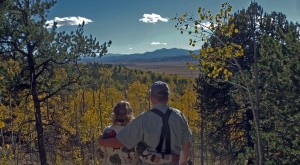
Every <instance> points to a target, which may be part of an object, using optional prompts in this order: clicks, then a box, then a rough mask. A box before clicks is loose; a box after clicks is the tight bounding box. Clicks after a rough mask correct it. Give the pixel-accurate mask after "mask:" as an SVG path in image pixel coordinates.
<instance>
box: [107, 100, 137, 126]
mask: <svg viewBox="0 0 300 165" xmlns="http://www.w3.org/2000/svg"><path fill="white" fill-rule="evenodd" d="M133 119H134V116H133V112H132V108H131V105H130V103H129V102H127V101H120V102H118V103H117V104H116V105H115V107H114V109H113V113H112V122H113V124H116V123H117V122H119V123H122V124H124V125H127V124H128V123H129V122H130V121H131V120H133Z"/></svg>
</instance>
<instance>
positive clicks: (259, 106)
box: [175, 3, 300, 164]
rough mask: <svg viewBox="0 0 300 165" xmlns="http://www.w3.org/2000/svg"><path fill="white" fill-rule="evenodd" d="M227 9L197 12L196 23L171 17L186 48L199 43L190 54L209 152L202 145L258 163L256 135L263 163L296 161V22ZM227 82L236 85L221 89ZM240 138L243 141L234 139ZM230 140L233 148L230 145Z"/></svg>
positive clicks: (215, 153)
mask: <svg viewBox="0 0 300 165" xmlns="http://www.w3.org/2000/svg"><path fill="white" fill-rule="evenodd" d="M230 11H231V6H230V5H229V4H228V3H224V4H223V5H222V8H221V10H220V12H219V13H217V14H216V15H214V16H213V15H212V14H211V12H210V11H206V10H205V9H203V8H201V7H200V8H199V9H198V13H199V18H198V19H195V18H194V17H193V16H189V15H188V14H183V15H181V16H179V17H176V18H175V20H177V21H178V23H177V24H176V25H175V27H176V28H177V29H178V30H180V32H181V33H182V34H183V33H184V32H187V34H188V35H190V36H191V39H190V40H189V44H190V45H192V46H196V44H198V43H203V42H204V43H203V45H202V46H201V49H200V51H199V54H191V56H192V57H193V58H195V59H197V60H199V63H198V65H197V66H196V68H199V70H200V75H199V79H198V80H197V86H196V89H197V90H198V91H197V94H198V99H197V101H198V102H199V106H200V115H204V116H203V118H202V119H201V120H204V121H205V123H204V124H205V127H206V128H207V130H203V131H205V134H206V135H208V136H207V137H206V141H205V144H204V147H205V145H208V143H209V142H210V140H212V141H213V142H214V143H215V144H213V143H211V144H209V145H212V146H214V147H212V149H211V148H205V149H207V150H208V152H210V154H212V157H215V158H216V157H219V156H220V155H219V154H222V155H224V156H225V157H226V158H225V159H226V160H230V161H235V160H236V163H241V162H243V160H242V159H244V160H247V159H248V160H249V161H255V157H257V155H259V153H255V150H256V146H257V145H255V143H254V142H255V141H257V142H256V144H257V143H259V142H258V138H259V136H258V135H259V132H260V133H261V135H262V138H261V139H262V144H263V148H264V151H263V153H264V155H263V158H264V163H265V164H277V163H279V164H298V163H299V159H298V158H297V157H299V153H300V152H299V150H298V149H297V148H299V147H298V144H299V139H298V138H297V137H295V136H294V135H296V134H299V127H298V125H297V124H296V123H295V121H298V120H299V108H296V107H299V105H298V104H299V94H298V93H299V38H300V37H299V36H300V32H299V29H300V28H299V24H298V23H296V24H295V23H293V22H288V21H287V20H286V16H285V15H284V14H282V13H277V12H272V13H270V14H269V13H264V12H263V8H262V7H261V6H259V5H258V4H257V3H251V4H250V6H249V7H248V8H247V9H242V10H239V11H238V12H236V13H234V14H230ZM254 18H255V19H254ZM254 25H255V26H254ZM255 50H256V51H257V52H255ZM254 54H256V56H255V55H254ZM256 58H257V63H255V60H256ZM256 66H258V72H256ZM194 68H195V67H194ZM225 69H226V70H225ZM257 73H258V74H257ZM256 77H258V81H256ZM226 82H227V83H230V84H231V85H233V86H231V87H228V88H226V86H228V85H229V84H226ZM223 83H225V84H223ZM217 89H219V90H217ZM213 91H217V92H216V93H217V94H215V95H212V93H214V92H213ZM256 93H258V95H256ZM217 105H222V106H219V107H218V106H217ZM233 105H234V106H233ZM233 119H234V120H233ZM199 126H201V123H199ZM227 126H228V127H227ZM287 127H290V128H291V129H290V130H287V129H286V128H287ZM238 135H241V136H240V137H241V138H240V139H239V140H240V141H237V139H233V137H236V136H238ZM222 136H224V137H222ZM220 137H222V138H220ZM224 142H227V143H224ZM235 142H241V143H235ZM219 143H220V144H227V145H228V148H226V147H225V146H226V145H221V146H222V147H219V146H218V144H219ZM233 143H235V144H238V145H234V146H235V147H236V148H230V147H233V146H232V144H233ZM229 146H230V147H229ZM246 148H247V150H246ZM255 154H256V156H255ZM259 157H260V158H262V156H259ZM256 160H257V159H256ZM259 161H260V162H257V163H261V160H259Z"/></svg>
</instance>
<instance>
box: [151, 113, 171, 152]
mask: <svg viewBox="0 0 300 165" xmlns="http://www.w3.org/2000/svg"><path fill="white" fill-rule="evenodd" d="M150 111H151V112H154V113H155V114H157V115H159V116H160V117H161V119H162V122H163V126H162V128H161V132H160V139H159V144H158V145H157V147H156V151H157V152H158V153H161V149H162V145H163V142H164V138H166V152H165V153H166V154H171V132H170V126H169V123H168V121H169V117H170V115H171V113H172V110H171V109H170V108H169V109H168V110H167V112H166V113H162V112H161V111H160V110H158V109H151V110H150Z"/></svg>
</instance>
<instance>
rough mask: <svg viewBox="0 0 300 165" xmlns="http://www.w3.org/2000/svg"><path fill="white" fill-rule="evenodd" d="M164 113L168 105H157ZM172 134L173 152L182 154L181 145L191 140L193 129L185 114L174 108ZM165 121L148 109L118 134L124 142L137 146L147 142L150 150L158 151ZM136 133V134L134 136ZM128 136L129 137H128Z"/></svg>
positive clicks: (171, 117)
mask: <svg viewBox="0 0 300 165" xmlns="http://www.w3.org/2000/svg"><path fill="white" fill-rule="evenodd" d="M153 108H156V109H158V110H160V111H162V112H163V113H165V112H166V110H167V109H168V108H169V107H168V106H166V105H163V106H156V107H153ZM168 123H169V126H170V134H171V152H172V153H173V154H177V155H179V154H180V151H181V145H182V144H184V143H188V142H190V140H191V131H190V129H189V127H188V124H187V122H186V119H185V117H184V115H183V114H182V113H181V112H180V111H179V110H177V109H174V108H172V113H171V115H170V118H169V122H168ZM162 126H163V122H162V119H161V117H160V116H158V115H157V114H155V113H153V112H150V111H147V112H145V113H142V114H141V115H139V116H138V117H137V118H135V120H134V121H133V122H132V123H130V124H129V125H127V127H125V128H124V129H123V130H122V131H121V132H120V133H119V134H118V136H117V138H118V140H119V141H120V142H121V143H122V144H129V145H128V146H126V145H125V146H126V147H129V146H131V145H132V146H135V145H136V142H139V141H143V142H145V143H146V144H147V145H148V147H149V150H150V151H156V150H155V149H156V147H157V145H158V144H159V141H160V134H161V128H162ZM132 135H134V136H132ZM127 137H128V138H127ZM162 152H165V142H164V143H163V147H162Z"/></svg>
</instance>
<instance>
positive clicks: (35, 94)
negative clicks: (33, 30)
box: [28, 53, 47, 165]
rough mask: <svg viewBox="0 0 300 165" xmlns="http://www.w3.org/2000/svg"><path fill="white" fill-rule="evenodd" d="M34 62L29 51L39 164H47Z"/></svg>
mask: <svg viewBox="0 0 300 165" xmlns="http://www.w3.org/2000/svg"><path fill="white" fill-rule="evenodd" d="M34 64H35V62H34V59H33V54H32V53H29V55H28V66H29V71H30V76H31V77H30V82H31V90H30V92H31V96H32V100H33V104H34V112H35V128H36V132H37V138H38V148H39V156H40V162H41V165H47V155H46V150H45V144H44V142H45V140H44V128H43V122H42V114H41V104H40V100H39V98H38V87H37V83H36V75H35V66H34Z"/></svg>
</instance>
